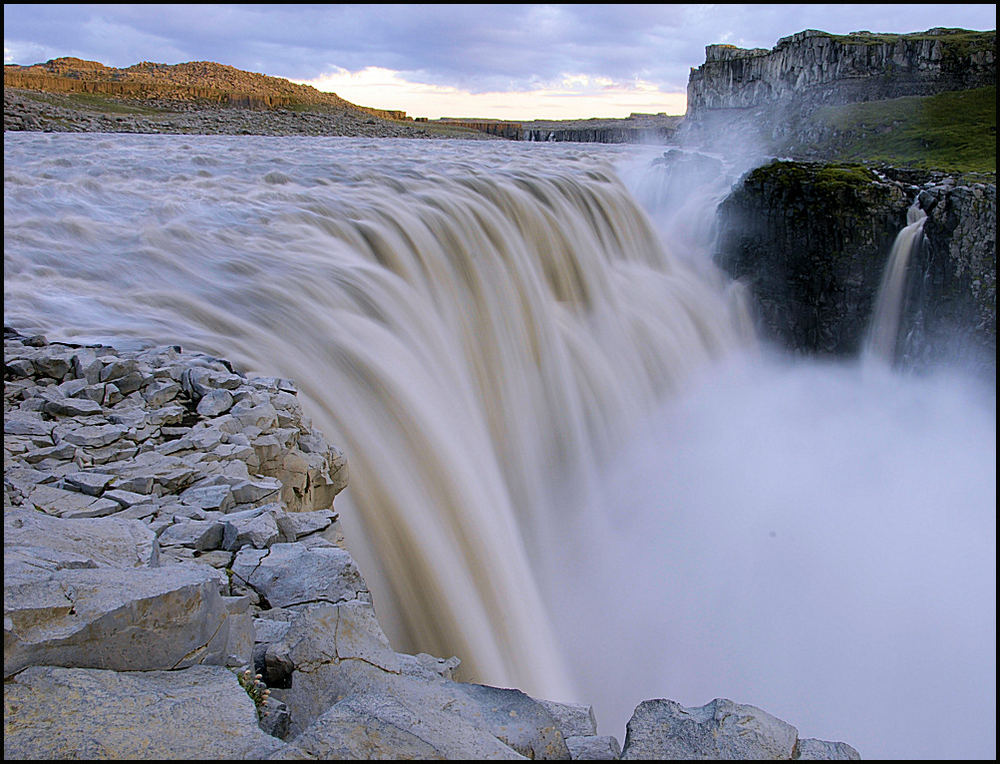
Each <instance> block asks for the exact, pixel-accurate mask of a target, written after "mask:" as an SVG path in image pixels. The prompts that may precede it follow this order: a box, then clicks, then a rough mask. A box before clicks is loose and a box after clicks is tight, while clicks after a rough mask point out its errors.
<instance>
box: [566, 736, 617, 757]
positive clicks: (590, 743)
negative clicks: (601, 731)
mask: <svg viewBox="0 0 1000 764" xmlns="http://www.w3.org/2000/svg"><path fill="white" fill-rule="evenodd" d="M566 747H567V748H569V755H570V758H571V759H573V760H574V761H614V760H616V759H619V758H621V755H622V749H621V746H620V745H618V740H617V738H614V737H611V736H610V735H581V736H577V737H568V738H566Z"/></svg>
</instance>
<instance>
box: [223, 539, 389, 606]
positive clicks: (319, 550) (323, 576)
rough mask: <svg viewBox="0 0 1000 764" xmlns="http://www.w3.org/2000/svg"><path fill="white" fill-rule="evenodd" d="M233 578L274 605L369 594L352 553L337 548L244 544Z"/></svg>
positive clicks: (234, 562) (332, 599) (353, 597)
mask: <svg viewBox="0 0 1000 764" xmlns="http://www.w3.org/2000/svg"><path fill="white" fill-rule="evenodd" d="M233 577H234V579H236V578H238V579H240V580H241V581H242V582H244V583H245V584H246V585H247V586H249V587H250V588H252V589H253V590H254V591H256V592H257V593H258V594H259V595H260V596H261V597H263V598H265V599H266V600H267V602H268V603H270V605H271V607H288V606H290V605H301V604H305V603H312V602H329V603H332V604H336V603H338V602H345V601H348V600H354V599H357V598H358V597H359V595H361V594H362V593H363V594H364V595H367V594H368V588H367V586H366V585H365V582H364V580H363V579H362V578H361V573H360V572H359V571H358V567H357V565H356V564H355V563H354V560H353V559H352V558H351V555H350V554H348V553H347V552H346V551H345V550H343V549H338V548H336V547H313V548H304V547H303V546H302V545H301V544H285V543H279V544H274V545H272V546H271V547H270V548H269V549H251V548H249V547H244V548H243V549H241V550H240V551H239V552H238V553H237V555H236V559H235V560H233ZM368 596H370V595H368Z"/></svg>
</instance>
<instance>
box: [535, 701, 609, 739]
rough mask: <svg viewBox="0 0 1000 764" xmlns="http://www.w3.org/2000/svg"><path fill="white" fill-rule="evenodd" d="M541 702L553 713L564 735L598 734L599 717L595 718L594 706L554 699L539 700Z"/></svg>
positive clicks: (583, 735) (566, 736) (582, 735)
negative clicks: (559, 701)
mask: <svg viewBox="0 0 1000 764" xmlns="http://www.w3.org/2000/svg"><path fill="white" fill-rule="evenodd" d="M538 702H539V703H541V704H542V706H543V707H544V708H545V710H546V711H548V712H549V713H550V714H552V718H553V719H555V721H556V725H557V726H558V727H559V731H560V732H561V733H562V735H563V737H565V738H568V737H585V736H589V735H596V734H597V719H595V718H594V707H593V706H585V705H583V704H581V703H557V702H555V701H553V700H539V701H538Z"/></svg>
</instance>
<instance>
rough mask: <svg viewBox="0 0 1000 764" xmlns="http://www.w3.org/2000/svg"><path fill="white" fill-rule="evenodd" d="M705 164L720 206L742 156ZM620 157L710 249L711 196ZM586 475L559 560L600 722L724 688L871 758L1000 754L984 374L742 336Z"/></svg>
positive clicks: (654, 198) (564, 602) (582, 671)
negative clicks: (726, 170) (581, 504)
mask: <svg viewBox="0 0 1000 764" xmlns="http://www.w3.org/2000/svg"><path fill="white" fill-rule="evenodd" d="M694 166H695V165H694V164H692V163H686V167H687V168H688V171H689V173H690V170H691V168H692V167H694ZM731 166H735V167H737V168H739V167H740V163H737V164H735V165H731ZM742 166H743V167H746V161H745V160H744V162H743V163H742ZM701 167H703V168H705V172H703V173H702V176H701V177H693V176H691V175H690V174H689V175H688V177H687V178H686V179H685V182H688V183H690V187H691V188H693V189H700V192H699V193H700V194H701V195H702V198H703V200H704V201H707V202H709V203H711V198H712V196H713V193H718V191H715V192H713V188H715V189H720V190H721V191H722V193H723V194H724V193H725V191H726V190H727V186H728V184H729V183H730V182H731V179H732V178H733V177H734V175H733V174H732V173H730V174H729V175H728V177H726V178H721V179H719V178H712V177H711V173H712V172H714V170H713V169H712V164H711V163H705V162H702V163H701ZM623 174H624V175H625V176H626V177H629V176H630V171H629V170H628V169H627V168H626V170H625V171H624V173H623ZM631 177H633V178H640V177H643V178H644V179H645V180H644V184H645V185H644V186H642V187H639V188H635V189H634V190H635V193H636V196H637V198H639V199H640V200H641V201H643V203H644V204H645V206H646V207H647V209H649V211H650V212H651V214H652V215H653V216H654V218H655V219H656V221H657V224H658V228H659V230H660V231H661V235H662V236H663V237H664V244H665V246H667V247H668V248H670V247H671V246H672V245H676V246H677V247H678V248H679V249H680V250H681V251H682V252H684V253H685V254H686V255H688V256H689V257H697V256H698V255H699V253H701V254H700V256H701V257H705V253H706V252H710V251H711V246H710V240H711V237H712V230H711V228H710V226H709V227H705V226H706V224H707V223H708V222H710V219H711V216H710V215H708V216H706V215H704V214H702V215H700V216H699V215H698V214H695V207H696V206H697V205H692V202H691V199H692V196H690V195H689V196H688V197H687V198H685V197H684V196H678V195H677V194H676V193H673V191H675V189H669V190H670V191H671V193H660V194H658V193H656V188H655V187H654V186H652V185H650V184H651V183H652V181H651V180H650V175H649V174H648V173H647V174H645V175H644V176H643V175H641V174H640V173H631ZM676 177H677V176H676V173H674V174H673V179H672V176H671V175H670V174H667V175H664V176H663V177H661V179H660V180H661V181H662V182H664V183H665V187H666V188H669V186H670V185H671V183H674V184H675V182H676ZM678 202H680V204H681V205H684V206H682V208H681V210H680V212H681V214H678V212H679V210H678V208H677V206H676V205H677V203H678ZM699 220H701V221H706V222H705V223H704V224H699V223H698V221H699ZM699 226H700V227H699ZM691 244H696V246H688V245H691ZM702 266H703V269H705V270H709V269H710V268H711V266H710V264H709V263H708V262H703V263H702ZM960 340H961V338H960V337H956V338H955V341H956V342H960ZM594 482H595V483H596V484H597V485H598V486H599V489H598V493H597V496H596V498H595V499H594V501H593V506H591V507H590V511H589V512H587V513H582V517H583V518H584V519H582V520H581V522H580V523H578V524H576V525H575V526H574V527H573V528H572V530H571V531H568V532H567V531H566V530H565V529H562V533H563V534H566V536H569V538H566V536H564V537H563V539H562V541H563V543H562V544H557V543H556V540H555V539H553V540H552V542H553V543H552V545H551V546H552V547H557V548H559V549H561V550H563V554H562V555H560V556H559V559H558V561H556V562H555V563H553V565H552V566H551V569H550V570H549V574H548V575H550V576H552V578H553V580H554V581H558V584H556V585H555V588H556V589H558V591H559V592H560V594H559V595H553V596H552V597H551V598H550V600H551V601H557V602H558V603H559V605H558V608H559V612H558V615H557V623H558V627H559V629H560V636H561V638H562V639H563V641H564V643H565V644H566V645H567V647H568V649H569V650H570V651H571V652H572V660H573V665H574V667H575V668H576V670H577V672H578V674H579V676H580V677H581V683H582V688H581V689H582V693H583V695H584V696H585V697H587V698H590V699H591V702H593V703H594V706H595V711H596V712H597V716H598V720H599V723H600V724H601V729H602V730H603V732H604V734H622V733H621V731H622V730H624V727H625V724H626V722H627V721H628V719H629V717H630V716H631V714H632V712H633V710H634V708H635V706H636V705H637V704H638V703H639V702H640V701H642V700H644V699H647V698H659V697H666V698H670V699H672V700H676V701H678V702H680V703H682V704H684V705H688V706H700V705H703V704H705V703H707V702H709V701H711V700H712V699H713V698H717V697H728V698H730V699H733V700H735V701H737V702H741V703H749V704H751V705H755V706H758V707H759V708H762V709H764V710H766V711H767V712H768V713H771V714H773V715H775V716H777V717H779V718H781V719H784V720H786V721H788V722H789V723H791V724H793V725H794V726H796V727H797V728H798V730H799V734H800V737H801V738H807V737H817V738H821V739H824V740H840V741H844V742H847V743H849V744H850V745H852V746H854V747H855V748H856V749H857V750H858V751H859V752H860V753H861V755H862V757H863V758H994V757H995V751H996V722H995V709H996V682H995V677H996V610H995V602H996V583H995V581H996V545H995V539H996V515H995V507H996V388H995V381H994V380H983V379H982V378H981V377H976V376H974V375H972V374H970V373H967V372H965V371H963V370H962V369H959V368H957V367H954V366H953V367H949V366H946V365H939V366H937V367H935V368H930V369H923V370H922V371H920V372H915V371H907V370H904V369H898V368H892V367H891V366H890V365H889V364H888V363H886V362H883V361H880V360H878V359H875V358H867V359H866V360H865V361H863V362H862V361H860V360H846V361H820V360H815V359H812V360H811V359H806V358H802V357H798V358H792V357H791V356H790V355H789V354H788V353H787V352H786V351H783V350H780V349H776V348H770V347H762V348H759V349H757V350H756V351H755V350H753V349H751V350H748V351H747V352H746V353H745V354H743V355H742V356H740V357H738V358H735V359H730V360H729V361H727V362H725V363H724V364H721V365H719V366H716V367H714V368H711V369H709V370H707V371H705V372H704V373H703V374H702V375H701V376H700V377H699V378H698V380H697V381H696V382H695V383H693V384H692V385H691V386H690V387H689V388H688V389H687V390H686V392H683V393H681V394H680V395H678V396H676V397H674V398H672V399H670V400H668V401H666V402H665V403H664V404H663V405H662V406H661V407H660V408H659V409H658V410H657V411H656V412H655V413H654V414H653V415H652V416H651V417H650V418H649V419H648V420H647V421H645V422H644V423H643V425H642V427H641V428H640V429H639V431H638V432H636V433H635V436H634V437H633V438H632V440H631V441H630V442H629V443H628V445H627V446H626V447H624V448H623V449H621V450H620V451H619V452H618V453H617V454H616V456H615V458H614V459H612V460H610V461H609V462H608V463H607V464H606V465H605V468H604V470H603V471H602V472H601V474H600V476H599V477H598V478H597V479H596V480H595V481H594ZM570 539H571V540H570Z"/></svg>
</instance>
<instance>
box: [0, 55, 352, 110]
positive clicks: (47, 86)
mask: <svg viewBox="0 0 1000 764" xmlns="http://www.w3.org/2000/svg"><path fill="white" fill-rule="evenodd" d="M4 87H5V88H7V87H13V88H23V89H29V90H44V91H46V92H57V93H58V92H63V93H103V94H105V95H115V96H124V97H127V98H137V99H150V98H153V99H156V98H170V99H177V100H209V101H216V102H220V103H225V102H233V103H237V104H238V103H241V102H244V103H245V104H250V105H253V106H255V107H258V108H275V107H287V106H290V105H292V104H322V105H326V106H334V107H339V108H343V109H354V108H357V107H356V106H355V105H354V104H352V103H349V102H348V101H345V100H344V99H343V98H340V97H339V96H337V95H336V94H335V93H324V92H322V91H319V90H316V88H313V87H310V86H309V85H298V84H296V83H294V82H290V81H289V80H286V79H282V78H280V77H269V76H267V75H265V74H257V73H255V72H245V71H242V70H240V69H237V68H235V67H233V66H226V65H225V64H217V63H215V62H212V61H191V62H188V63H184V64H156V63H152V62H149V61H143V62H141V63H138V64H135V65H134V66H130V67H127V68H125V69H117V68H115V67H110V66H105V65H104V64H101V63H99V62H97V61H84V60H82V59H79V58H69V57H67V58H56V59H52V60H51V61H46V62H45V63H44V64H34V65H32V66H17V65H15V64H6V65H4Z"/></svg>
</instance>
